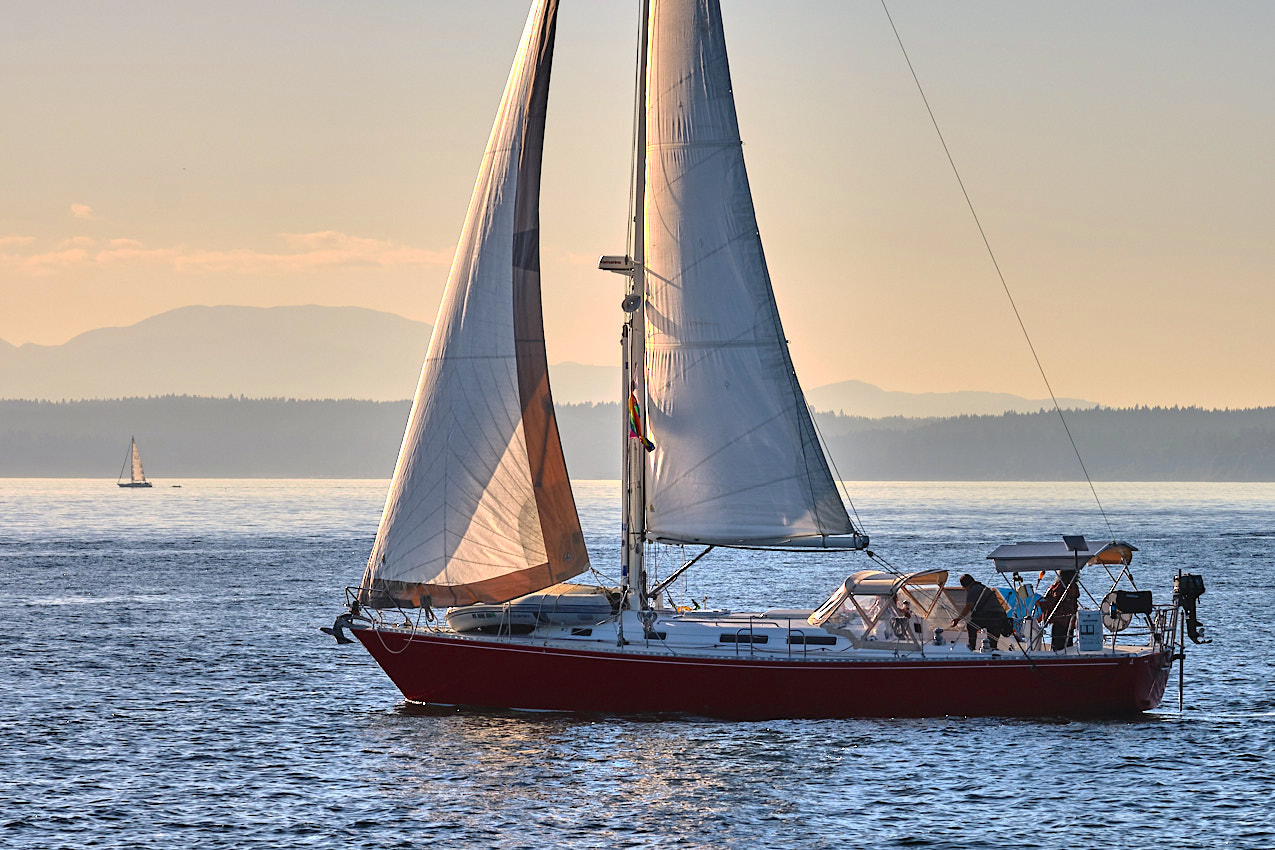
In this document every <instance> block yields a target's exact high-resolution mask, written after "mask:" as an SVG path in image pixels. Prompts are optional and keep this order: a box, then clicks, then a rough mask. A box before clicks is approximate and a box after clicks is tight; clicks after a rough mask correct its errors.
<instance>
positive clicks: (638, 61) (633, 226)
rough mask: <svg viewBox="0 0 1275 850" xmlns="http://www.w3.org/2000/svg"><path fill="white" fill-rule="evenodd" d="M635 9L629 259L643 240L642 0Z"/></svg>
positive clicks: (643, 9) (643, 105) (643, 14)
mask: <svg viewBox="0 0 1275 850" xmlns="http://www.w3.org/2000/svg"><path fill="white" fill-rule="evenodd" d="M637 7H638V28H637V29H638V39H637V42H638V43H637V56H636V58H635V59H634V60H633V65H634V67H635V68H636V69H637V70H636V71H635V72H634V76H635V77H636V78H637V79H635V80H634V83H633V92H634V93H633V140H632V143H631V144H630V146H629V147H630V149H631V150H632V152H633V157H634V159H633V162H632V167H631V168H630V169H629V225H628V232H627V233H626V234H625V236H624V243H625V249H626V251H627V252H628V255H629V256H630V257H632V256H633V254H634V251H633V248H634V245H633V240H634V239H635V238H637V239H642V238H644V235H643V234H641V233H637V234H636V236H635V233H636V230H637V217H638V216H639V215H640V214H641V210H638V209H635V208H634V207H635V206H636V204H635V203H634V198H635V197H636V196H637V191H638V189H637V157H639V156H644V155H645V154H644V152H643V151H639V150H638V129H639V126H638V125H639V122H642V121H645V120H646V104H645V103H644V102H643V101H642V97H641V94H640V92H641V91H642V79H641V77H642V50H643V49H644V48H645V46H646V45H644V44H643V43H642V41H643V39H642V31H643V28H642V25H643V23H644V21H643V20H642V19H643V18H644V17H645V12H646V8H645V6H644V4H643V0H638V4H637Z"/></svg>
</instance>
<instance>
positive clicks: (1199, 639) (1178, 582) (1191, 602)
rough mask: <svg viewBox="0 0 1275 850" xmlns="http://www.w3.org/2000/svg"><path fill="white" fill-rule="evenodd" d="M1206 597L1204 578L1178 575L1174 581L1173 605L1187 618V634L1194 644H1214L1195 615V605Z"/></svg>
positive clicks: (1183, 574)
mask: <svg viewBox="0 0 1275 850" xmlns="http://www.w3.org/2000/svg"><path fill="white" fill-rule="evenodd" d="M1203 595H1204V576H1201V575H1195V574H1194V573H1178V574H1177V576H1175V577H1174V579H1173V604H1174V605H1177V606H1178V607H1179V608H1181V609H1182V615H1183V616H1184V617H1185V618H1186V634H1187V637H1189V638H1190V639H1191V642H1192V643H1212V642H1213V641H1211V640H1209V639H1207V638H1205V637H1204V624H1203V623H1201V622H1200V620H1199V618H1198V617H1197V616H1196V613H1195V603H1196V602H1197V601H1198V600H1199V598H1200V597H1201V596H1203Z"/></svg>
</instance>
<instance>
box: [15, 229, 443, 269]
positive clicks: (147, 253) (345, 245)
mask: <svg viewBox="0 0 1275 850" xmlns="http://www.w3.org/2000/svg"><path fill="white" fill-rule="evenodd" d="M279 237H280V238H281V239H282V241H283V242H284V245H285V246H286V248H287V249H288V250H283V251H278V252H269V251H257V250H253V249H246V248H239V249H232V250H207V249H201V248H192V247H188V246H185V245H178V246H173V247H166V248H148V247H147V246H146V245H144V244H143V243H142V242H139V241H138V240H136V239H123V238H120V239H111V240H110V241H109V242H108V243H107V247H106V248H104V249H102V250H100V251H97V252H96V253H89V252H88V251H86V250H84V249H86V248H93V247H94V246H96V245H97V242H96V240H94V239H92V238H90V237H87V236H73V237H70V238H68V239H64V240H62V241H61V242H59V243H58V247H59V249H61V250H59V251H57V252H52V253H44V254H35V255H23V254H18V253H12V252H11V253H0V268H4V269H9V270H14V271H20V272H26V273H28V274H33V275H47V274H52V273H53V272H55V271H59V270H64V269H70V268H75V267H92V266H108V265H110V266H120V265H127V264H141V263H149V264H154V263H161V264H164V265H167V266H169V267H170V268H171V269H172V270H173V271H174V272H176V273H179V274H200V273H206V272H220V273H227V274H242V275H279V274H301V273H305V272H310V271H316V270H322V269H339V268H394V267H400V266H445V265H448V264H450V263H451V259H452V258H451V254H450V253H444V252H442V251H430V250H427V249H424V248H413V247H411V246H408V245H401V244H398V243H396V242H392V241H389V240H385V239H370V238H367V237H362V236H351V235H349V234H346V233H341V232H339V231H335V230H324V231H318V232H315V233H281V234H279ZM4 240H5V241H0V245H14V246H19V245H29V244H31V243H32V242H34V241H35V240H34V238H33V237H4Z"/></svg>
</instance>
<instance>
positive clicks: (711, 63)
mask: <svg viewBox="0 0 1275 850" xmlns="http://www.w3.org/2000/svg"><path fill="white" fill-rule="evenodd" d="M647 83H648V86H647V109H646V122H647V163H646V212H645V216H644V218H645V222H646V281H647V305H646V392H647V409H648V410H647V416H648V423H649V427H650V431H651V438H652V439H653V440H654V442H655V444H656V447H657V448H656V449H655V451H654V452H652V454H651V456H650V467H649V469H648V478H647V516H646V519H647V522H646V529H647V538H648V539H651V540H663V541H670V542H688V543H689V542H698V543H707V544H724V545H731V544H738V545H748V544H757V545H773V544H782V543H794V544H796V543H802V542H806V543H810V542H815V541H819V540H822V541H823V542H825V543H826V542H828V539H827V536H830V535H845V534H851V533H853V531H854V529H853V526H852V525H851V523H850V519H849V517H848V515H847V514H846V509H845V506H844V505H843V503H842V501H841V498H840V496H839V495H838V494H837V488H836V485H835V483H834V482H833V479H832V474H831V473H830V472H829V469H828V463H827V460H826V459H825V458H824V454H823V451H822V449H821V448H820V446H819V441H818V438H817V436H816V433H815V428H814V423H813V422H812V421H811V417H810V412H809V410H808V409H807V407H806V402H805V397H804V396H803V394H802V391H801V386H800V385H799V384H798V383H797V376H796V373H795V371H794V370H793V365H792V359H791V357H790V356H789V353H788V344H787V341H786V339H785V337H784V332H783V327H782V326H781V324H780V321H779V311H778V309H777V308H776V306H775V296H774V292H773V291H772V289H771V284H770V274H769V272H768V271H767V268H766V258H765V255H764V254H763V252H762V245H761V237H760V235H759V233H758V230H757V218H756V215H755V214H754V211H753V199H752V193H751V191H750V189H749V186H748V174H747V172H746V171H745V169H744V155H743V150H742V147H741V142H740V136H739V125H738V122H737V120H736V116H735V99H734V96H733V95H732V93H731V81H730V68H729V66H728V64H727V59H726V41H725V37H724V35H723V33H722V21H721V9H720V6H719V4H718V0H677V2H672V1H671V0H670V1H669V2H655V3H653V4H652V12H651V28H650V59H649V71H648V78H647ZM853 543H854V538H852V539H851V545H853Z"/></svg>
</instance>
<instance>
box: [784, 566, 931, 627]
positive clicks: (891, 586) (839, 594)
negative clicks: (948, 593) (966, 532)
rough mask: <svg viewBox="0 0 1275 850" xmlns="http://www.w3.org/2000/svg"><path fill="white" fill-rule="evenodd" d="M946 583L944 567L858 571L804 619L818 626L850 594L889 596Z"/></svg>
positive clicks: (834, 611) (848, 597)
mask: <svg viewBox="0 0 1275 850" xmlns="http://www.w3.org/2000/svg"><path fill="white" fill-rule="evenodd" d="M946 583H947V570H923V571H921V572H916V573H904V574H903V575H897V574H895V573H887V572H883V571H881V570H859V571H858V572H856V573H853V574H852V575H851V576H850V577H849V578H848V579H846V580H845V581H844V582H843V583H842V585H841V587H838V588H837V589H836V591H834V592H833V594H832V596H829V597H828V600H827V601H826V602H824V603H823V604H822V605H820V606H819V607H818V609H816V610H815V612H814V613H813V614H811V615H810V618H809V620H807V622H809V623H810V625H812V626H822V625H823V624H824V623H825V622H827V620H828V619H829V618H830V617H831V616H832V615H833V614H834V613H836V612H837V610H838V609H840V608H841V607H842V606H843V603H845V602H846V600H848V599H850V598H851V597H853V596H882V597H891V598H893V597H894V596H896V595H898V594H899V592H900V591H904V592H905V593H907V594H908V595H911V593H910V589H911V588H914V587H915V588H923V587H929V588H934V587H938V588H942V587H943V585H944V584H946Z"/></svg>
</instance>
